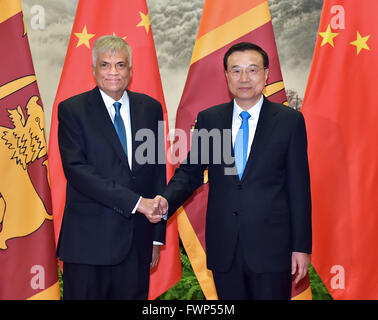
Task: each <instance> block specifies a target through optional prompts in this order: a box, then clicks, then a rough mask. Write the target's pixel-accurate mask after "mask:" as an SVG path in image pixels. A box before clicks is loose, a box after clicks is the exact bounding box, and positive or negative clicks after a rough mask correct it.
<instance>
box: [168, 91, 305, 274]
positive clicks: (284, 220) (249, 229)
mask: <svg viewBox="0 0 378 320" xmlns="http://www.w3.org/2000/svg"><path fill="white" fill-rule="evenodd" d="M232 113H233V101H231V102H229V103H225V104H222V105H218V106H215V107H212V108H209V109H207V110H204V111H202V112H200V113H199V114H198V117H197V124H196V129H198V130H201V129H206V130H207V131H210V130H213V129H219V130H223V129H227V130H228V132H229V134H228V135H227V134H225V135H224V134H223V133H224V132H223V131H221V137H222V138H221V140H222V141H221V143H218V146H220V147H221V151H222V157H221V161H220V162H219V161H217V160H219V159H218V158H217V159H216V158H215V157H216V155H217V153H216V152H217V149H216V147H215V143H214V141H215V140H214V139H210V140H208V139H206V140H205V139H203V136H202V137H201V134H200V132H201V131H196V130H195V132H194V133H193V138H192V141H193V143H192V148H191V152H190V154H189V155H188V159H187V160H186V163H185V164H181V166H180V167H179V168H178V169H177V170H176V172H175V174H174V176H173V178H172V179H171V180H170V182H169V184H168V186H167V188H166V190H165V191H164V193H163V196H164V197H166V198H167V200H168V203H169V214H172V213H173V212H174V211H175V210H176V209H177V208H178V207H179V206H180V205H181V204H182V203H183V202H184V201H185V200H186V199H187V198H188V197H189V196H190V195H191V194H192V192H193V191H194V190H195V189H196V188H198V187H199V186H200V185H201V184H202V183H203V171H204V170H205V169H206V168H208V183H209V195H208V204H207V215H206V253H207V266H208V268H209V269H212V270H215V271H220V272H224V271H227V269H228V268H229V267H230V265H231V262H232V258H233V254H234V252H235V248H236V244H237V243H239V244H241V245H242V247H243V251H244V256H245V258H246V261H247V263H248V264H249V266H250V268H251V269H252V270H253V271H255V272H281V271H289V270H290V267H291V254H292V252H293V251H299V252H306V253H310V252H311V197H310V181H309V169H308V159H307V137H306V129H305V123H304V119H303V116H302V114H301V113H300V112H297V111H295V110H293V109H290V108H289V107H286V106H284V105H280V104H276V103H272V102H270V101H268V100H267V99H266V98H264V102H263V105H262V108H261V112H260V116H259V120H258V124H257V128H256V133H255V136H254V140H253V144H252V146H251V151H250V154H249V157H248V160H247V164H246V167H245V170H244V173H243V176H242V179H241V180H240V181H239V177H238V176H237V175H236V174H234V175H227V174H225V172H226V171H225V170H226V169H228V170H230V169H231V168H232V167H235V164H234V162H232V163H231V164H230V163H229V162H228V164H227V161H226V160H227V157H224V156H223V155H224V152H225V153H226V154H227V153H228V155H230V154H232V157H233V151H232V142H231V134H230V132H231V131H230V130H231V126H232ZM225 139H226V141H225ZM195 141H198V148H194V146H195V144H196V143H195ZM208 141H209V143H208ZM205 143H208V147H205V148H204V145H205ZM201 148H203V150H202V151H201ZM195 149H197V150H195ZM214 151H215V153H214ZM193 152H195V153H197V154H196V155H195V156H193ZM204 152H207V153H208V156H209V161H208V164H207V163H206V162H204V161H203V160H202V161H201V159H205V158H206V157H205V158H201V157H203V153H204ZM196 159H199V161H198V164H196V163H194V161H195V160H196ZM238 239H239V242H237V240H238Z"/></svg>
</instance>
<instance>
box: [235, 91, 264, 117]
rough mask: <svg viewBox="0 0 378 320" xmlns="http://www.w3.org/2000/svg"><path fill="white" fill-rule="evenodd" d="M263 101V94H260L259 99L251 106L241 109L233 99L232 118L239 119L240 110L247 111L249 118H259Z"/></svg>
mask: <svg viewBox="0 0 378 320" xmlns="http://www.w3.org/2000/svg"><path fill="white" fill-rule="evenodd" d="M263 102H264V96H263V95H261V98H260V100H259V101H258V102H257V103H256V104H255V105H254V106H252V107H251V108H249V109H248V110H244V109H242V108H241V107H240V106H239V105H238V104H237V103H236V101H235V99H234V112H233V119H241V118H240V113H241V112H242V111H247V112H248V113H249V114H250V115H251V119H254V120H257V119H258V118H259V114H260V110H261V107H262V104H263Z"/></svg>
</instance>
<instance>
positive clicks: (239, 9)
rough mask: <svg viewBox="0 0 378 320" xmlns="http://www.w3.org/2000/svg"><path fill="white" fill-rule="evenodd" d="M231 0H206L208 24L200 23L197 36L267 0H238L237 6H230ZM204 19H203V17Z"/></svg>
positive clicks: (205, 10)
mask: <svg viewBox="0 0 378 320" xmlns="http://www.w3.org/2000/svg"><path fill="white" fill-rule="evenodd" d="M229 1H230V0H215V1H205V4H204V7H203V12H204V13H205V14H206V12H211V14H207V15H206V20H205V21H206V24H200V26H199V29H198V34H197V38H200V37H202V36H203V35H204V34H206V33H208V32H210V31H212V30H214V29H216V28H218V27H219V26H221V25H222V24H224V23H226V22H228V21H230V20H232V19H234V18H236V17H238V16H240V15H241V14H243V13H245V12H247V11H249V10H251V9H252V8H254V7H256V6H258V5H260V4H262V3H263V2H267V0H238V5H237V6H230V2H229ZM202 20H203V19H202Z"/></svg>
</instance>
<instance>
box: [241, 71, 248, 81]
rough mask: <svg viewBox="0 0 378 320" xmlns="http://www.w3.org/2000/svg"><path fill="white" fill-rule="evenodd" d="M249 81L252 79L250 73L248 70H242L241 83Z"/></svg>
mask: <svg viewBox="0 0 378 320" xmlns="http://www.w3.org/2000/svg"><path fill="white" fill-rule="evenodd" d="M249 80H250V79H249V75H248V71H247V70H241V74H240V81H241V82H247V81H249Z"/></svg>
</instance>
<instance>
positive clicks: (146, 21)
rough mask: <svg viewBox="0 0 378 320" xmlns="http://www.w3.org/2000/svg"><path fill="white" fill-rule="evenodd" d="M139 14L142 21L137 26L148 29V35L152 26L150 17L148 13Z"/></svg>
mask: <svg viewBox="0 0 378 320" xmlns="http://www.w3.org/2000/svg"><path fill="white" fill-rule="evenodd" d="M139 14H140V18H141V19H142V20H141V21H140V22H139V23H138V24H137V27H144V28H145V29H146V32H147V33H148V31H149V30H150V25H151V22H150V16H149V14H148V13H147V14H143V13H142V12H140V11H139Z"/></svg>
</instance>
